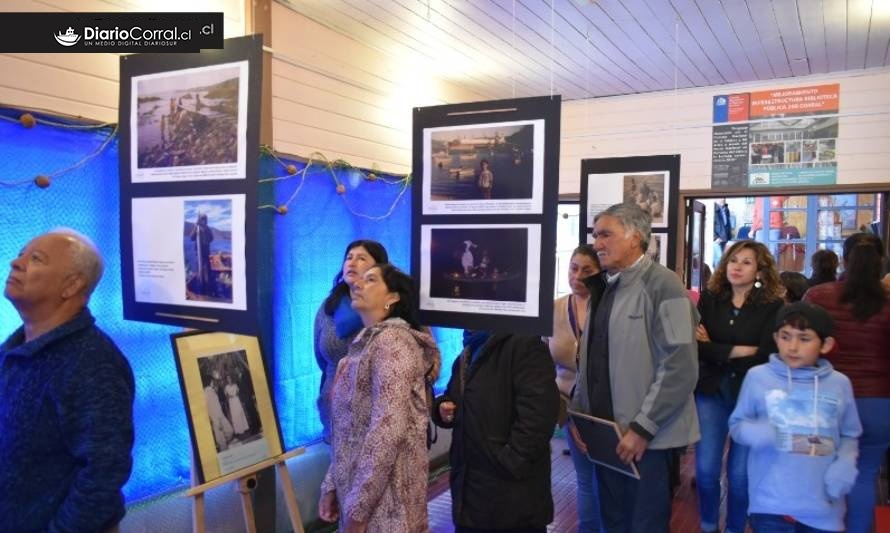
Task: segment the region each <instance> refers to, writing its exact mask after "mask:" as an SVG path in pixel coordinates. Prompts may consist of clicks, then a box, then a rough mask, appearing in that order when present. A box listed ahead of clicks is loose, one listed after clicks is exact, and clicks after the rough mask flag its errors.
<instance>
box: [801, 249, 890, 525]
mask: <svg viewBox="0 0 890 533" xmlns="http://www.w3.org/2000/svg"><path fill="white" fill-rule="evenodd" d="M884 255H885V253H884V246H883V244H882V243H881V239H879V238H878V237H877V236H876V235H873V234H871V233H856V234H854V235H851V236H850V237H848V238H847V240H846V241H844V253H843V256H844V276H843V279H841V280H840V281H835V282H833V283H824V284H822V285H819V286H817V287H813V288H811V289H810V290H809V291H807V293H806V295H804V298H803V299H804V301H805V302H810V303H813V304H816V305H821V306H822V307H824V308H825V309H827V310H828V313H829V314H831V317H832V318H833V319H834V331H835V338H836V339H837V348H835V350H834V351H832V352H829V353H828V354H827V355H826V358H827V359H828V360H829V361H830V362H831V364H832V365H833V366H834V368H835V369H836V370H837V371H838V372H841V373H843V374H845V375H846V376H847V377H848V378H850V381H851V382H852V383H853V396H855V398H856V408H857V410H858V411H859V419H860V421H861V422H862V436H861V437H859V459H858V461H857V465H856V466H857V468H858V469H859V476H858V477H857V478H856V484H855V485H853V490H852V491H851V492H850V494H848V495H847V531H849V532H850V533H863V532H867V531H871V526H872V521H873V519H874V506H875V498H876V496H877V494H876V493H875V480H876V479H877V476H878V471H879V470H880V468H881V461H882V460H883V458H884V455H885V453H886V452H887V449H888V448H890V417H888V416H887V412H888V411H890V348H888V347H890V291H888V289H886V288H885V287H884V286H883V285H882V284H881V266H882V265H881V262H882V260H883V257H884Z"/></svg>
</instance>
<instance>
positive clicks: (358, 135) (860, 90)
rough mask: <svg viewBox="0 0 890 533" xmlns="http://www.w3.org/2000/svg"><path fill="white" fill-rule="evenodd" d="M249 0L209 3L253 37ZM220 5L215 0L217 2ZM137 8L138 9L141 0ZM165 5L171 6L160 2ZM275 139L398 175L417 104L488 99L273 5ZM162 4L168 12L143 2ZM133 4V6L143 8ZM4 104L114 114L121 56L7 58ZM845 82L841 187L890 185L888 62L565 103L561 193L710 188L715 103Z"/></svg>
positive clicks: (85, 2) (74, 5) (0, 97)
mask: <svg viewBox="0 0 890 533" xmlns="http://www.w3.org/2000/svg"><path fill="white" fill-rule="evenodd" d="M244 1H245V0H207V1H206V2H204V3H206V4H207V6H204V5H203V4H202V6H201V7H202V9H203V8H206V9H221V10H223V11H224V12H225V13H226V35H227V36H233V35H241V34H243V33H245V26H246V23H245V20H244ZM211 4H212V5H211ZM134 5H135V4H134ZM162 7H164V8H165V9H169V7H165V6H162ZM271 8H272V49H273V50H274V54H273V60H272V88H271V90H272V116H273V131H274V133H273V145H274V146H275V148H276V149H278V150H280V151H282V152H285V153H288V154H292V155H297V156H302V157H307V156H309V154H311V153H312V152H315V151H319V152H321V153H323V154H324V155H325V156H327V157H329V158H332V159H333V158H343V159H346V160H347V161H349V162H351V163H352V164H354V165H357V166H362V167H372V166H374V165H377V166H378V167H379V168H380V169H381V170H383V171H387V172H394V173H407V172H409V171H410V166H411V113H412V108H413V107H415V106H426V105H438V104H443V103H457V102H469V101H477V100H484V99H486V98H485V96H483V95H481V94H479V93H477V92H474V91H472V90H469V89H466V88H463V87H462V86H461V85H460V84H459V83H457V82H456V81H452V80H449V79H447V76H448V73H447V72H443V73H439V74H437V73H435V72H433V73H430V71H429V68H430V67H429V66H428V65H415V64H410V63H408V62H407V61H405V60H404V58H400V57H398V56H397V55H395V53H394V52H392V51H388V50H380V49H374V48H370V47H368V46H366V45H363V44H360V43H359V42H357V41H356V40H354V39H351V38H350V36H349V34H348V32H344V31H342V29H335V28H329V27H326V26H323V25H321V24H319V23H317V22H315V21H313V20H310V19H309V18H307V17H305V16H303V15H300V14H299V13H296V12H295V11H293V10H292V9H290V8H288V7H287V6H286V5H282V4H279V3H277V2H273V3H272V6H271ZM112 9H120V7H118V5H117V4H116V3H111V2H107V1H103V0H73V1H65V0H39V1H38V0H15V1H13V0H0V10H3V11H12V10H18V11H61V10H66V11H108V10H112ZM145 9H146V10H147V9H160V8H159V7H152V8H148V7H146V8H145ZM134 10H135V9H134ZM0 72H3V76H0V104H2V105H12V106H25V107H37V108H45V109H49V110H51V111H55V112H60V113H67V114H72V115H81V116H84V117H87V118H91V119H96V120H102V121H116V120H117V94H118V56H117V55H116V54H0ZM835 82H837V83H840V84H841V113H842V114H843V115H845V116H843V117H842V119H841V124H840V138H839V140H838V158H839V174H838V181H839V183H876V182H890V170H888V169H890V152H888V151H887V150H885V149H884V147H886V146H890V69H888V68H879V69H871V70H859V71H855V72H852V73H848V74H846V75H834V76H826V75H818V76H810V77H806V78H796V79H788V80H772V81H770V82H761V83H754V84H733V85H724V86H719V87H709V88H705V89H682V90H680V91H676V92H674V91H671V92H659V93H649V94H642V95H631V96H619V97H611V98H597V99H590V100H573V101H568V102H564V104H563V113H562V132H561V137H562V145H561V158H560V159H561V160H560V193H561V194H577V193H578V187H579V182H580V160H581V159H584V158H588V157H615V156H628V155H651V154H668V153H680V154H681V155H682V169H681V184H680V187H681V188H683V189H702V188H707V187H709V186H710V167H711V100H712V97H713V96H714V95H716V94H727V93H733V92H744V91H749V90H753V89H763V88H779V87H795V86H802V85H814V84H820V83H835Z"/></svg>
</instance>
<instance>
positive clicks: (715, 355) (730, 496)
mask: <svg viewBox="0 0 890 533" xmlns="http://www.w3.org/2000/svg"><path fill="white" fill-rule="evenodd" d="M781 294H782V286H781V284H780V283H779V274H778V272H776V262H775V260H774V259H773V256H772V255H771V254H770V253H769V250H768V249H767V248H766V246H764V245H763V244H762V243H759V242H756V241H739V242H737V243H735V244H733V245H732V246H731V247H730V248H728V249H727V251H726V253H725V254H724V255H723V258H722V259H721V261H720V264H719V265H718V266H717V270H716V272H714V275H713V276H712V277H711V279H710V281H709V282H708V287H707V290H705V291H704V292H703V293H702V295H701V299H700V300H699V302H698V310H699V313H700V314H701V324H700V325H699V326H698V329H697V330H696V333H695V336H696V340H697V341H698V359H699V379H698V385H697V387H696V389H695V405H696V408H697V409H698V417H699V424H700V426H701V440H700V441H699V442H698V443H697V444H696V445H695V472H696V485H697V487H698V496H699V510H700V513H701V528H702V531H717V530H718V529H719V525H720V524H719V520H720V473H721V466H722V462H723V449H724V446H725V444H726V435H727V432H728V429H729V428H728V424H727V423H728V421H729V415H730V414H731V413H732V410H733V408H735V402H736V398H737V396H738V392H739V389H740V388H741V385H742V379H744V377H745V373H746V372H747V371H748V369H749V368H751V367H753V366H755V365H759V364H761V363H765V362H766V361H767V359H768V357H769V355H770V354H771V353H773V352H775V351H776V345H775V342H774V341H773V337H772V331H773V323H774V321H775V318H776V312H778V310H779V308H780V307H782V304H783V302H782V297H781ZM747 458H748V450H747V448H745V447H744V446H740V445H738V444H736V443H734V442H732V443H730V448H729V458H728V460H727V465H726V470H727V478H728V481H729V486H728V490H727V496H726V500H727V513H726V529H725V531H726V532H733V533H742V532H743V531H745V522H746V520H747V511H748V475H747V464H746V463H747Z"/></svg>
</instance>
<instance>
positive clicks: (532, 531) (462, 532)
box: [454, 526, 547, 533]
mask: <svg viewBox="0 0 890 533" xmlns="http://www.w3.org/2000/svg"><path fill="white" fill-rule="evenodd" d="M454 533H547V528H546V527H524V528H520V529H476V528H473V527H463V526H455V527H454Z"/></svg>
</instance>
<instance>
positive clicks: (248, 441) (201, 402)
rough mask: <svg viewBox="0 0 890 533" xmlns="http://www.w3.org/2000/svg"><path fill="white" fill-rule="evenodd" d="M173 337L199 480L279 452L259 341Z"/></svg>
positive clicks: (202, 334)
mask: <svg viewBox="0 0 890 533" xmlns="http://www.w3.org/2000/svg"><path fill="white" fill-rule="evenodd" d="M171 341H172V343H173V351H174V353H175V355H176V368H177V371H178V372H179V380H180V385H181V388H182V397H183V401H184V402H185V408H186V414H187V418H188V422H189V431H190V435H191V439H192V446H193V449H194V451H195V466H196V469H195V470H196V472H197V473H198V477H199V481H200V482H201V483H206V482H208V481H211V480H213V479H216V478H218V477H220V476H224V475H226V474H229V473H232V472H236V471H238V470H240V469H242V468H246V467H249V466H252V465H255V464H257V463H259V462H261V461H263V460H265V459H268V458H270V457H274V456H277V455H280V454H281V453H283V451H284V450H283V446H282V439H281V433H280V430H279V425H278V417H277V415H276V413H275V408H274V405H273V404H272V397H271V394H270V392H269V380H268V377H267V375H266V369H265V366H264V365H263V357H262V353H261V351H260V343H259V339H258V338H257V337H254V336H251V335H237V334H233V333H221V332H214V333H206V332H197V331H192V332H186V333H178V334H174V335H171Z"/></svg>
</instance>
